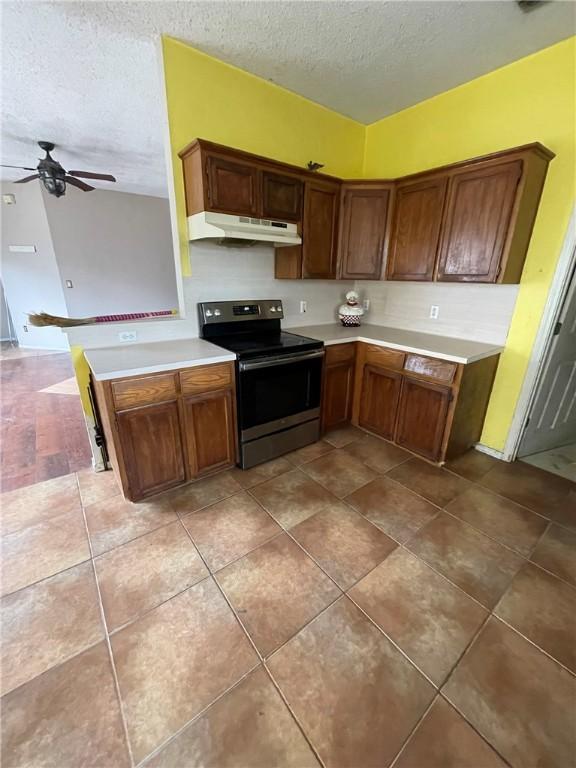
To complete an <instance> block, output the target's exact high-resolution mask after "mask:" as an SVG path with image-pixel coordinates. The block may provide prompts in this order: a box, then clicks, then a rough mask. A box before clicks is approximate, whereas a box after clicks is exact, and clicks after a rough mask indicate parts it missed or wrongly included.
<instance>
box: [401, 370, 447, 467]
mask: <svg viewBox="0 0 576 768" xmlns="http://www.w3.org/2000/svg"><path fill="white" fill-rule="evenodd" d="M451 399H452V390H451V389H450V388H449V387H444V386H441V385H438V384H433V383H428V382H425V381H415V380H413V379H410V378H408V377H405V378H404V381H403V382H402V394H401V396H400V405H399V407H398V423H397V426H396V442H397V443H398V445H401V446H402V447H403V448H408V450H410V451H414V453H419V454H420V455H421V456H424V457H425V458H427V459H430V460H431V461H438V460H439V459H440V458H441V456H442V442H443V439H444V433H445V430H446V426H447V419H448V408H449V406H450V401H451Z"/></svg>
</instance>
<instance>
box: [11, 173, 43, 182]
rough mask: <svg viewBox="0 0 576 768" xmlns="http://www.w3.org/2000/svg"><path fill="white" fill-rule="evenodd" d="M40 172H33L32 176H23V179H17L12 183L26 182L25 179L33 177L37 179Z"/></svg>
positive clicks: (29, 179)
mask: <svg viewBox="0 0 576 768" xmlns="http://www.w3.org/2000/svg"><path fill="white" fill-rule="evenodd" d="M39 178H40V174H39V173H33V174H32V176H24V178H23V179H18V181H15V182H14V184H26V182H27V181H34V179H39Z"/></svg>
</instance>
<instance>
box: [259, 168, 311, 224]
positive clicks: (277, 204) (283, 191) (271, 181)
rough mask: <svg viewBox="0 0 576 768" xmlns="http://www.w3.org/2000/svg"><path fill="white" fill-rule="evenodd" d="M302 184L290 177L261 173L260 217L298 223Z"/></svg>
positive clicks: (300, 216)
mask: <svg viewBox="0 0 576 768" xmlns="http://www.w3.org/2000/svg"><path fill="white" fill-rule="evenodd" d="M303 190H304V184H303V183H302V182H301V181H300V179H295V178H292V177H291V176H280V175H279V174H277V173H271V172H270V171H262V216H263V217H264V218H265V219H280V220H281V221H300V220H301V218H302V192H303Z"/></svg>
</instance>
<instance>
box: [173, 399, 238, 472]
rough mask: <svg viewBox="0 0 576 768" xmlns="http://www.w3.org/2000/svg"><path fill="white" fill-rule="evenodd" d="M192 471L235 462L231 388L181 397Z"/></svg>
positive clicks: (189, 462)
mask: <svg viewBox="0 0 576 768" xmlns="http://www.w3.org/2000/svg"><path fill="white" fill-rule="evenodd" d="M182 409H183V412H184V430H185V434H186V447H187V452H188V465H189V471H190V475H191V476H192V477H196V476H197V475H202V474H205V473H207V472H211V471H213V470H215V469H218V468H219V467H226V466H230V465H231V464H234V461H235V428H234V417H233V408H232V392H231V390H226V391H220V392H212V393H210V394H206V395H196V396H194V397H186V398H184V399H183V401H182Z"/></svg>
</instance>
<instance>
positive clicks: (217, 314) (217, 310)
mask: <svg viewBox="0 0 576 768" xmlns="http://www.w3.org/2000/svg"><path fill="white" fill-rule="evenodd" d="M221 314H222V312H220V310H219V309H215V310H214V315H215V316H216V317H220V315H221Z"/></svg>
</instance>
